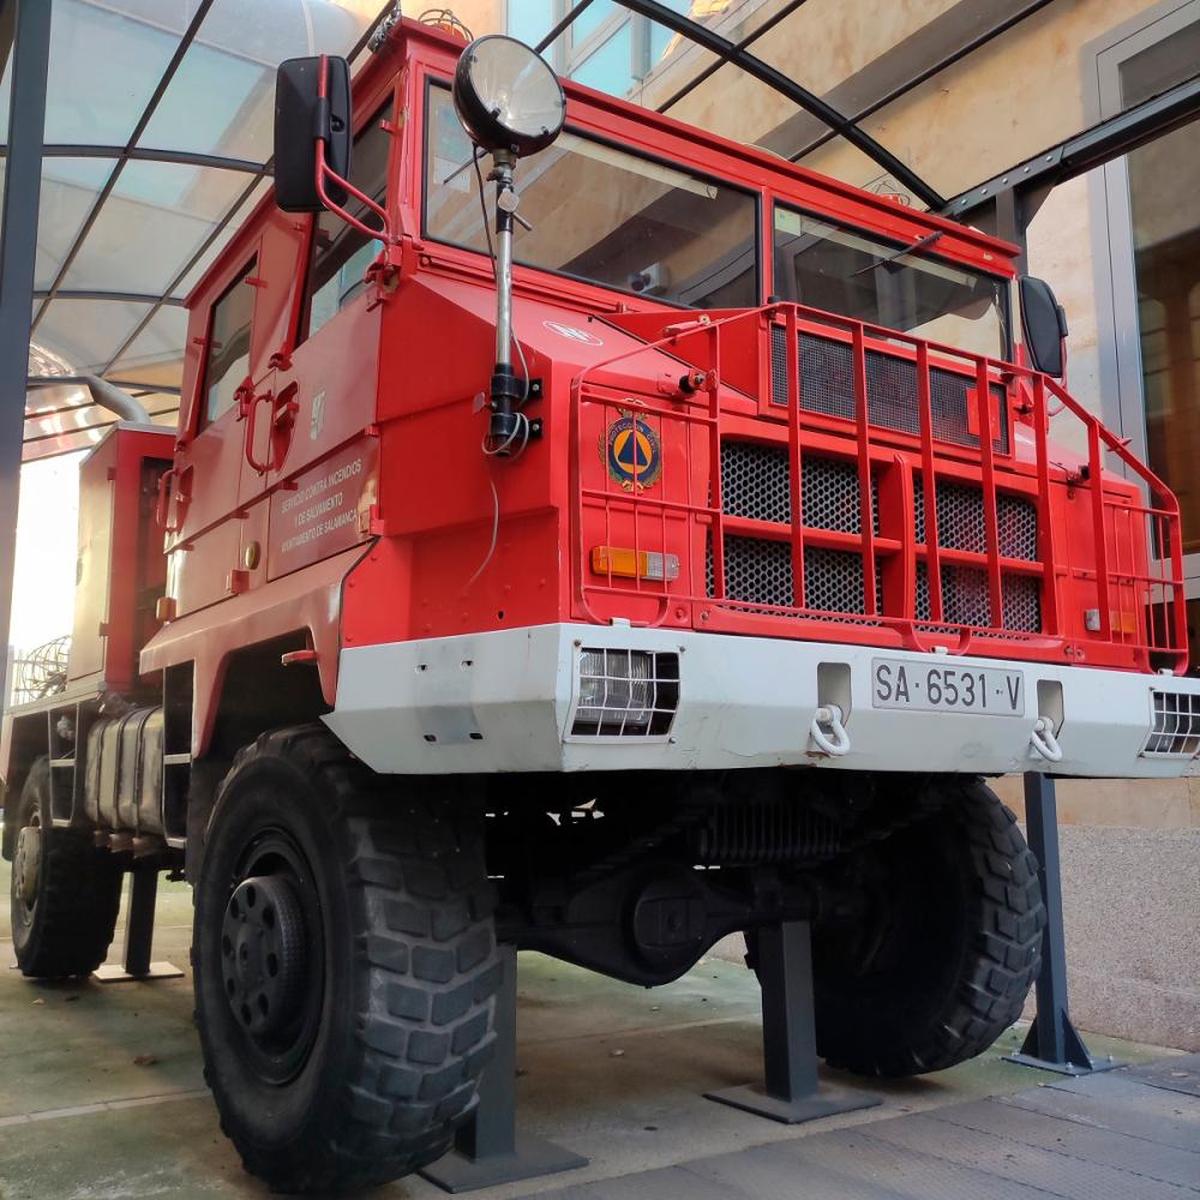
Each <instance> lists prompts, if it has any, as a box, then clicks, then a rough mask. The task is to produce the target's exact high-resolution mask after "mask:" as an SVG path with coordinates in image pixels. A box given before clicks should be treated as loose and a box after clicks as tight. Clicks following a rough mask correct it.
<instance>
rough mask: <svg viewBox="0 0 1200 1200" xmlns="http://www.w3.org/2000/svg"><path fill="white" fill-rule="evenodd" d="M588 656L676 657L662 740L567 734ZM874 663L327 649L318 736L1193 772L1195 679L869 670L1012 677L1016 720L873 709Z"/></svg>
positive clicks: (642, 759)
mask: <svg viewBox="0 0 1200 1200" xmlns="http://www.w3.org/2000/svg"><path fill="white" fill-rule="evenodd" d="M593 648H594V649H611V650H639V651H649V652H657V653H659V654H669V655H673V654H677V655H678V675H679V683H678V689H677V690H678V702H677V710H676V712H675V715H674V718H673V720H672V721H671V724H670V728H669V729H668V730H664V731H663V732H662V733H661V734H660V735H658V736H653V735H651V736H644V735H638V734H632V735H630V734H627V735H626V736H605V737H596V736H589V735H579V734H575V733H572V729H573V728H574V727H575V717H576V707H577V704H578V700H579V661H580V654H581V652H582V651H583V650H586V649H593ZM879 657H881V655H880V653H879V651H877V650H874V649H871V648H868V647H858V646H846V645H842V644H833V643H822V642H799V641H784V640H780V639H772V638H753V637H736V636H727V635H722V634H715V633H691V632H681V631H676V630H663V629H635V628H630V627H628V626H622V625H613V626H597V625H582V624H581V625H576V624H565V623H564V624H555V625H540V626H534V627H531V628H524V629H513V630H502V631H497V632H493V633H478V634H467V635H464V636H461V637H449V638H431V639H426V640H418V641H411V642H393V643H387V644H384V645H376V646H364V647H357V648H353V649H346V650H343V651H342V655H341V661H340V668H339V676H338V691H337V702H336V704H335V707H334V711H333V712H332V713H330V714H329V715H328V716H327V717H326V718H325V720H326V723H327V724H328V725H329V727H330V728H331V729H332V730H333V731H334V733H336V734H337V735H338V737H340V738H341V739H342V741H343V742H345V744H346V745H347V746H348V747H349V748H350V750H352V751H353V752H354V753H355V754H356V755H358V757H359V758H361V759H362V760H363V761H364V762H366V763H367V764H368V765H370V766H371V767H372V768H373V769H374V770H376V771H380V772H384V773H389V774H462V773H473V772H500V771H506V772H515V771H521V772H531V771H596V770H600V771H627V770H681V769H682V770H724V769H729V768H737V767H767V766H817V765H819V766H822V767H827V768H832V769H838V770H859V771H916V772H939V773H940V772H961V773H965V774H978V775H1001V774H1008V773H1011V772H1023V771H1040V772H1045V773H1049V774H1053V775H1074V776H1084V777H1101V776H1115V777H1129V778H1170V777H1177V776H1181V775H1190V774H1197V773H1200V762H1198V760H1197V758H1196V756H1195V755H1194V754H1193V753H1189V752H1179V751H1178V750H1177V749H1176V750H1173V749H1172V748H1173V747H1184V748H1185V749H1186V750H1192V749H1194V748H1195V742H1196V739H1194V738H1186V737H1183V736H1180V731H1181V730H1186V729H1187V728H1190V727H1191V726H1193V725H1194V726H1196V727H1197V729H1198V730H1200V699H1196V697H1200V679H1190V678H1177V677H1174V676H1163V675H1143V674H1136V673H1132V672H1124V671H1112V670H1102V669H1097V668H1088V667H1072V666H1061V667H1060V666H1050V665H1044V664H1041V663H1014V662H1008V661H1005V662H1000V661H998V660H996V659H986V658H980V657H976V656H970V657H966V656H964V657H958V656H940V655H932V654H919V653H911V652H909V653H906V652H903V651H897V652H889V653H888V654H887V655H886V656H884V657H887V658H889V659H892V660H906V661H911V662H912V664H913V667H914V669H925V668H927V667H928V666H929V665H931V664H937V665H944V666H947V667H953V668H957V669H960V670H969V669H972V668H974V669H977V670H991V671H994V670H996V669H1002V670H1005V671H1015V670H1020V671H1022V672H1023V674H1024V689H1023V700H1022V702H1021V703H1022V705H1023V712H1020V713H1019V714H1018V715H1016V716H993V715H988V714H981V713H961V712H929V711H915V710H911V709H895V708H886V709H885V708H874V707H872V703H871V688H872V660H873V659H876V658H879ZM1164 696H1165V698H1166V699H1165V701H1164ZM831 703H836V704H837V705H838V707H839V709H840V710H841V711H842V713H843V714H844V727H845V732H846V741H847V742H848V745H845V746H844V753H841V754H839V755H830V754H828V753H827V752H826V751H824V750H822V749H821V746H820V744H819V742H820V739H814V737H813V735H812V732H811V730H812V725H813V720H814V717H815V716H816V715H817V713H818V709H822V708H823V707H827V706H828V705H829V704H831ZM1156 709H1157V715H1156ZM1181 713H1182V715H1181ZM1193 714H1194V715H1193ZM1039 722H1040V728H1042V729H1046V728H1049V730H1050V732H1051V733H1052V734H1053V737H1052V738H1051V739H1050V744H1051V746H1052V747H1053V748H1054V750H1055V751H1059V750H1060V751H1061V758H1059V759H1058V760H1057V761H1053V760H1052V759H1051V758H1050V757H1047V756H1046V755H1045V754H1044V753H1043V752H1042V751H1039V750H1038V749H1037V748H1035V745H1034V742H1035V741H1036V740H1037V738H1036V733H1035V726H1039ZM1189 723H1190V724H1189ZM1042 740H1043V744H1044V743H1045V740H1046V739H1044V738H1043V739H1042ZM826 742H828V739H826ZM1055 743H1056V744H1055ZM838 748H839V749H842V748H843V747H842V745H841V743H839V747H838Z"/></svg>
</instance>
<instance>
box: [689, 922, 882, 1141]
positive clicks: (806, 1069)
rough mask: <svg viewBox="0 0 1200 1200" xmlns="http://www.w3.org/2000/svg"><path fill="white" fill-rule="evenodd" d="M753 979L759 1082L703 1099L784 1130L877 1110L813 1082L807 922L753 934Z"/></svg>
mask: <svg viewBox="0 0 1200 1200" xmlns="http://www.w3.org/2000/svg"><path fill="white" fill-rule="evenodd" d="M758 974H759V981H760V983H761V984H762V1011H763V1082H762V1084H746V1085H743V1086H741V1087H734V1088H727V1089H725V1090H723V1091H720V1092H708V1093H706V1096H707V1098H708V1099H709V1100H716V1101H717V1102H718V1103H719V1104H729V1105H732V1106H733V1107H734V1108H740V1109H743V1110H744V1111H746V1112H752V1113H756V1114H757V1115H758V1116H762V1117H769V1118H770V1119H771V1120H772V1121H780V1122H783V1123H784V1124H786V1125H798V1124H800V1123H801V1122H803V1121H814V1120H816V1119H817V1118H818V1117H828V1116H831V1115H832V1114H833V1113H843V1112H852V1111H853V1110H854V1109H858V1108H871V1107H872V1106H874V1105H876V1104H878V1103H879V1097H878V1096H872V1095H869V1094H868V1093H866V1092H858V1091H852V1090H850V1089H848V1088H834V1087H829V1086H822V1085H821V1083H820V1081H819V1079H818V1077H817V1043H816V1021H815V1015H814V1010H813V975H812V946H811V939H810V933H809V926H808V922H807V921H785V922H783V923H782V924H779V925H771V926H767V927H766V928H764V929H761V930H760V931H759V934H758Z"/></svg>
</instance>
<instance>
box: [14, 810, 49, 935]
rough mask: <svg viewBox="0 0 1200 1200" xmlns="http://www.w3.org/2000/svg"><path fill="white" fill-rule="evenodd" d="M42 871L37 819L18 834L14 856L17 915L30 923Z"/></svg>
mask: <svg viewBox="0 0 1200 1200" xmlns="http://www.w3.org/2000/svg"><path fill="white" fill-rule="evenodd" d="M41 871H42V830H41V827H40V826H39V825H38V824H37V822H36V819H35V821H34V822H33V823H32V824H29V825H26V826H24V827H23V828H22V829H21V830H20V831H19V832H18V833H17V847H16V853H15V854H14V855H13V874H12V895H13V901H14V904H15V907H16V910H17V914H18V915H19V916H20V917H21V918H22V919H23V920H24V921H25V923H26V924H28V923H29V921H30V920H32V918H33V910H34V906H35V905H36V904H37V892H38V882H39V880H40V878H41Z"/></svg>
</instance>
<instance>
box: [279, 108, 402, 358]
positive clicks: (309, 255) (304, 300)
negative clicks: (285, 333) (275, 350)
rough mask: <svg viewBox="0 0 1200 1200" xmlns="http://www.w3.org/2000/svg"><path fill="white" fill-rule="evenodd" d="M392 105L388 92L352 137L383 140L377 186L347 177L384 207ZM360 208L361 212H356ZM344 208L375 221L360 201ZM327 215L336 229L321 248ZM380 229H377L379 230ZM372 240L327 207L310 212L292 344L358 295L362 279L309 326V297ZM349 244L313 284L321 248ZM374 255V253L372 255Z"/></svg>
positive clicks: (390, 179)
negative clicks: (335, 267)
mask: <svg viewBox="0 0 1200 1200" xmlns="http://www.w3.org/2000/svg"><path fill="white" fill-rule="evenodd" d="M394 107H395V97H394V95H393V94H392V93H391V92H389V93H388V95H387V97H386V99H384V100H383V101H382V102H381V103H380V104H379V106H378V108H377V109H376V110H375V112H374V113H373V114H372V115H371V116H370V117H369V118H368V119H367V120H366V121H365V122H364V123H363V125H362V128H361V129H359V131H358V133H357V134H356V135H355V137H354V145H355V147H356V148H357V147H358V145H359V143H360V142H361V141H362V140H363V139H364V138H366V137H368V136H370V135H371V134H373V133H374V134H378V135H379V136H380V137H381V138H384V139H386V141H385V143H384V144H385V145H386V147H387V153H386V155H385V156H384V167H383V178H382V181H381V186H380V187H379V189H378V190H377V191H375V192H372V191H371V190H370V189H368V188H366V187H364V186H363V185H362V182H361V181H360V180H356V179H353V178H351V182H352V183H353V184H354V186H355V187H357V188H358V189H359V190H360V191H362V192H364V193H365V194H366V195H368V196H370V197H371V199H372V200H374V201H376V203H378V204H380V205H381V206H382V207H383V208H385V209H386V208H387V207H388V205H387V198H388V193H389V192H390V191H391V190H392V188H393V185H394V183H395V178H394V176H395V172H394V170H393V142H394V138H393V137H392V134H391V132H390V131H389V130H388V129H387V127H386V123H387V122H388V121H389V120H390V118H391V114H392V112H393V111H394ZM353 168H354V156H353V154H352V156H351V176H353V174H354V169H353ZM359 210H362V211H359ZM347 211H349V212H351V213H352V214H354V215H357V216H358V217H359V219H360V220H362V221H363V222H364V223H366V224H370V223H371V221H372V220H378V217H377V216H376V215H375V214H373V213H371V212H369V210H367V209H366V208H365V206H364V205H363V204H362V203H361V201H357V200H354V199H353V197H351V200H350V202H348V204H347ZM326 218H328V219H329V220H331V221H333V222H336V223H337V224H336V226H335V228H336V229H337V232H336V234H335V236H334V238H333V239H332V240H331V241H330V243H329V244H328V246H326V247H322V245H321V242H320V234H321V221H322V220H323V219H326ZM382 232H383V230H382V229H381V230H380V233H382ZM376 243H379V244H382V238H377V239H374V240H373V241H372V240H369V239H367V238H366V237H365V236H364V235H363V234H362V233H360V232H359V231H358V230H357V229H355V228H354V227H353V226H352V225H348V224H346V223H345V222H344V221H342V219H341V218H340V217H339V216H338V215H337V214H336V213H333V212H330V211H329V210H328V209H322V210H321V211H320V212H318V213H314V214H313V219H312V225H311V229H310V232H309V237H308V239H307V240H306V242H305V251H304V286H303V291H302V293H301V296H300V304H299V316H298V320H297V325H296V335H295V337H294V339H293V345H294V346H295V347H297V348H298V347H300V346H302V345H304V343H305V342H307V341H308V340H309V339H310V338H313V337H316V336H317V335H318V334H319V333H320V332H321V331H322V330H323V329H324V328H325V327H326V326H327V325H329V324H330V323H331V322H332V321H333V320H334V319H335V318H337V317H338V316H340V315H341V313H342V312H343V311H344V309H345V308H346V307H347V306H348V305H350V304H352V303H353V302H354V300H355V299H357V298H358V296H360V295H361V294H362V286H363V283H364V282H365V281H364V280H360V281H359V282H358V284H356V285H355V288H354V290H353V294H350V293H347V294H346V295H345V297H344V298H339V300H338V302H337V305H336V308H335V309H334V311H333V312H332V313H331V314H330V315H329V316H327V317H326V318H325V319H324V320H323V321H322V322H321V323H320V324H319V325H318V326H317V327H316V328H315V329H314V328H313V320H312V319H313V300H314V299H315V298H316V297H317V296H318V295H319V294H320V293H321V291H322V290H323V289H325V288H327V287H329V286H330V285H331V284H333V283H334V282H335V280H336V279H337V278H338V274H339V273H340V271H341V269H342V268H344V267H345V265H346V264H347V263H349V262H352V261H354V259H355V258H356V257H357V256H358V255H359V254H361V253H362V251H363V250H364V249H365V248H368V247H370V246H372V245H374V244H376ZM348 245H349V246H353V249H352V250H351V251H350V253H349V254H347V255H346V256H345V258H344V259H342V260H341V262H340V265H339V267H338V270H337V271H335V272H333V273H332V274H330V275H329V276H327V278H326V279H325V280H324V281H323V282H322V283H321V285H320V286H319V287H314V286H313V285H314V281H315V276H316V272H317V270H318V267H319V266H320V265H321V254H322V250H324V252H325V254H326V255H331V254H332V253H333V252H334V251H335V250H341V249H343V248H344V247H346V246H348ZM372 257H373V258H374V257H376V256H375V255H373V256H372Z"/></svg>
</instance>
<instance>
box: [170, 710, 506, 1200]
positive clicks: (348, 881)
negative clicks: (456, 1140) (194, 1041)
mask: <svg viewBox="0 0 1200 1200" xmlns="http://www.w3.org/2000/svg"><path fill="white" fill-rule="evenodd" d="M493 904H494V900H493V889H492V887H491V885H490V884H489V882H488V880H487V875H486V870H485V867H484V858H483V817H482V812H481V811H480V810H479V809H478V807H477V806H475V805H474V804H473V802H472V800H471V798H470V797H468V796H464V795H463V794H462V793H461V791H460V790H458V789H457V788H456V786H455V784H454V783H453V782H452V781H447V782H444V783H436V784H431V783H430V782H428V781H424V780H421V781H416V780H414V781H411V782H409V781H403V782H401V781H390V780H388V779H386V778H383V777H380V776H376V775H374V774H373V773H372V772H370V771H369V770H367V769H366V768H365V767H363V766H362V765H361V764H359V763H358V762H356V761H355V760H354V759H352V758H351V756H350V755H349V754H348V753H347V751H346V750H345V749H344V748H343V747H342V746H341V744H340V743H339V742H338V741H337V740H336V739H335V738H333V737H332V735H330V734H329V733H328V732H327V731H326V730H324V729H323V728H321V727H320V726H304V727H299V728H294V729H285V730H281V731H278V732H274V733H268V734H265V735H263V736H262V737H260V738H259V739H258V741H256V742H255V743H254V744H253V745H251V746H248V747H247V748H245V749H244V750H242V751H241V753H240V754H239V755H238V756H237V758H236V759H235V760H234V764H233V766H232V768H231V770H230V772H229V774H228V775H227V776H226V778H225V780H224V782H223V783H222V785H221V788H220V791H219V794H218V797H217V801H216V804H215V807H214V811H213V816H212V820H211V823H210V825H209V830H208V838H207V844H206V846H205V852H204V859H203V862H202V865H201V868H200V877H199V882H198V884H197V889H196V914H195V931H194V936H193V942H194V946H195V950H194V955H195V968H196V981H195V985H196V1007H197V1021H198V1024H199V1028H200V1040H201V1045H202V1048H203V1053H204V1063H205V1078H206V1080H207V1081H208V1083H209V1086H210V1087H211V1088H212V1090H213V1094H214V1096H215V1098H216V1102H217V1107H218V1109H219V1111H220V1114H221V1126H222V1129H223V1130H224V1131H225V1133H226V1134H227V1135H228V1136H229V1137H230V1138H231V1139H232V1140H233V1142H234V1144H235V1145H236V1146H237V1148H238V1150H239V1151H240V1153H241V1155H242V1158H243V1160H244V1162H245V1165H246V1168H247V1169H248V1170H249V1171H251V1172H252V1173H253V1174H255V1175H257V1176H259V1177H260V1178H261V1179H263V1180H265V1181H266V1182H267V1183H268V1184H269V1185H270V1186H271V1187H272V1188H274V1189H276V1190H278V1191H286V1192H331V1191H337V1192H342V1191H351V1190H355V1189H359V1188H363V1187H367V1186H370V1185H373V1184H378V1183H383V1182H385V1181H387V1180H391V1179H396V1178H398V1177H400V1176H402V1175H406V1174H408V1173H409V1172H411V1171H414V1170H416V1169H417V1168H418V1167H420V1166H423V1165H424V1164H426V1163H428V1162H431V1161H432V1160H434V1159H436V1158H438V1157H439V1156H440V1155H442V1154H443V1153H444V1152H445V1151H446V1150H447V1149H448V1148H449V1145H450V1142H451V1140H452V1137H453V1133H454V1130H455V1128H456V1127H457V1125H458V1124H460V1123H461V1121H462V1120H463V1119H464V1118H465V1117H466V1116H467V1115H468V1114H469V1113H470V1112H471V1110H472V1108H473V1106H474V1103H475V1095H476V1086H477V1083H478V1079H479V1075H480V1073H481V1071H482V1069H483V1066H484V1064H485V1062H486V1061H487V1059H488V1058H489V1057H490V1053H491V1050H492V1045H493V1040H494V1034H493V1033H492V1032H491V1025H492V1009H493V999H492V998H493V995H494V993H495V991H496V988H497V985H498V983H499V980H500V970H501V968H500V963H499V959H498V957H497V953H496V941H495V933H494V929H493V922H492V908H493ZM268 913H269V914H270V920H269V921H268V920H267V917H268ZM260 960H261V961H260ZM256 963H257V966H256Z"/></svg>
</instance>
